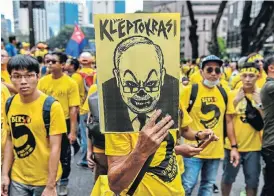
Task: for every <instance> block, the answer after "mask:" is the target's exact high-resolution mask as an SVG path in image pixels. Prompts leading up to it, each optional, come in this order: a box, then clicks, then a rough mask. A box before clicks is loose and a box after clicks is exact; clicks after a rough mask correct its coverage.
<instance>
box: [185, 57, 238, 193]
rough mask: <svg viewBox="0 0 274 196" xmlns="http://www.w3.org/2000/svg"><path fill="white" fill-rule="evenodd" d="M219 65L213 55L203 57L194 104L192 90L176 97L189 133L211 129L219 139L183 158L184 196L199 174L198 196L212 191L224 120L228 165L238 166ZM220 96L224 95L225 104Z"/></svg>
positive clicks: (230, 106) (229, 103)
mask: <svg viewBox="0 0 274 196" xmlns="http://www.w3.org/2000/svg"><path fill="white" fill-rule="evenodd" d="M222 64H223V61H222V60H221V59H220V58H218V57H216V56H214V55H209V56H207V57H205V58H204V59H203V60H202V62H201V64H200V73H201V76H202V78H203V80H202V81H201V82H199V83H198V84H196V85H197V86H196V87H197V88H196V87H195V89H197V94H196V99H195V101H193V100H192V99H191V94H192V90H193V91H194V86H189V87H186V88H185V89H184V90H183V92H182V94H181V96H180V103H181V104H182V105H183V106H184V107H185V109H187V110H188V112H189V114H190V116H191V118H192V119H193V123H192V124H190V125H189V126H190V128H191V129H193V130H204V129H212V130H213V132H214V134H215V135H216V136H217V137H219V138H220V140H219V141H217V142H213V143H211V144H209V145H208V146H207V147H206V148H205V149H204V150H203V151H202V152H201V153H200V154H199V155H198V156H195V157H193V158H184V164H185V172H184V174H183V175H182V181H183V186H184V188H185V191H186V195H187V196H189V195H191V193H192V190H193V188H194V186H195V185H196V183H197V180H198V176H199V173H200V171H201V176H202V179H201V184H200V188H199V193H198V195H203V196H204V195H206V196H207V195H212V191H213V189H212V187H213V184H214V183H215V180H216V176H217V171H218V166H219V162H220V159H221V158H223V157H224V120H225V119H226V133H227V136H228V138H229V140H230V142H231V145H232V147H233V148H232V150H231V154H230V161H231V163H232V164H233V165H234V166H237V165H238V162H239V153H238V151H237V143H236V139H235V134H234V128H233V122H232V114H233V113H234V107H233V101H232V99H231V97H230V95H229V94H228V92H226V91H225V90H224V89H223V88H222V87H220V86H219V83H220V77H221V69H220V68H221V66H222ZM194 85H195V84H194ZM224 94H226V97H227V101H226V100H225V98H224V96H225V95H224ZM190 100H191V101H190ZM191 102H192V103H191ZM190 105H192V106H191V108H190ZM185 143H186V144H194V143H193V142H192V141H189V140H185Z"/></svg>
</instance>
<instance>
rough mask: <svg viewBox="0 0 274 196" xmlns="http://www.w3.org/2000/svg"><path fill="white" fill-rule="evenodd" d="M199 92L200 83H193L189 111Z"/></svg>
mask: <svg viewBox="0 0 274 196" xmlns="http://www.w3.org/2000/svg"><path fill="white" fill-rule="evenodd" d="M197 94H198V84H192V86H191V94H190V98H189V105H188V108H187V112H188V113H190V112H191V109H192V107H193V105H194V102H195V100H196V97H197Z"/></svg>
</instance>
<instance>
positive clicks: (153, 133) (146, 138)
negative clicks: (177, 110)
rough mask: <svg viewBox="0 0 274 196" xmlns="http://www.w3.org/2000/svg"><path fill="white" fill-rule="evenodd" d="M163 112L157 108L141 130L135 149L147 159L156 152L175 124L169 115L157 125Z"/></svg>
mask: <svg viewBox="0 0 274 196" xmlns="http://www.w3.org/2000/svg"><path fill="white" fill-rule="evenodd" d="M161 113H162V111H161V110H157V111H156V112H155V113H154V114H153V115H152V117H151V118H150V119H149V121H148V122H147V123H146V125H145V126H144V127H143V129H142V130H141V131H140V132H139V138H138V141H137V144H136V148H135V149H136V151H137V152H138V153H140V155H141V157H142V158H144V159H147V158H148V157H149V156H150V155H151V154H153V153H154V152H156V150H157V149H158V148H159V146H160V145H161V143H162V141H163V140H164V139H165V137H166V136H167V135H168V132H169V129H170V127H172V125H173V124H174V121H173V120H172V119H171V116H169V115H167V116H166V117H164V118H163V119H162V120H161V121H159V122H158V123H157V124H156V125H155V122H156V120H157V119H158V118H159V117H160V115H161Z"/></svg>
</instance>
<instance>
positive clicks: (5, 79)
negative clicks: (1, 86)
mask: <svg viewBox="0 0 274 196" xmlns="http://www.w3.org/2000/svg"><path fill="white" fill-rule="evenodd" d="M1 81H2V82H6V83H8V84H11V81H10V75H9V72H8V71H7V70H1Z"/></svg>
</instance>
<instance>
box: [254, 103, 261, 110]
mask: <svg viewBox="0 0 274 196" xmlns="http://www.w3.org/2000/svg"><path fill="white" fill-rule="evenodd" d="M255 107H256V108H257V109H263V104H262V103H258V104H256V106H255Z"/></svg>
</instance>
